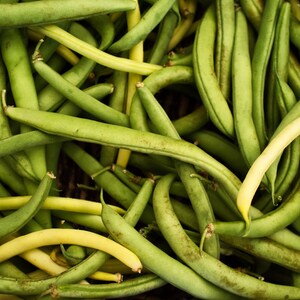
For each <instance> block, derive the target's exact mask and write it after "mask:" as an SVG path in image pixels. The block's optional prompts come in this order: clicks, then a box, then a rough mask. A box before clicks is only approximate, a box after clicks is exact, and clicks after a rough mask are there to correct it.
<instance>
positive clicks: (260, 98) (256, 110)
mask: <svg viewBox="0 0 300 300" xmlns="http://www.w3.org/2000/svg"><path fill="white" fill-rule="evenodd" d="M281 4H282V1H281V0H276V1H266V5H265V7H264V10H263V14H262V19H261V23H260V27H259V32H258V37H257V41H256V44H255V47H254V53H253V57H252V89H253V113H252V114H253V122H254V125H255V128H256V133H257V136H258V139H259V143H260V147H261V150H262V149H263V148H264V147H265V145H266V141H267V136H266V128H265V117H264V91H265V75H266V70H267V65H268V62H269V59H270V55H271V50H272V47H273V41H274V36H275V27H276V22H277V18H278V14H279V10H280V7H281Z"/></svg>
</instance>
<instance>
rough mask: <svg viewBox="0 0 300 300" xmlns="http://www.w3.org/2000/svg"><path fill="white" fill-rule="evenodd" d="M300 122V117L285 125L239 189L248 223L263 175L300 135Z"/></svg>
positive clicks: (239, 202) (242, 212)
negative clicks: (251, 207) (254, 197)
mask: <svg viewBox="0 0 300 300" xmlns="http://www.w3.org/2000/svg"><path fill="white" fill-rule="evenodd" d="M299 124H300V118H298V119H295V120H294V121H293V122H291V123H290V124H289V125H287V126H286V127H284V128H283V129H282V130H281V131H280V132H279V133H278V134H277V135H276V136H275V137H274V139H272V140H271V142H270V143H269V144H268V146H267V147H266V148H265V150H264V151H263V152H262V153H261V154H260V156H259V157H258V158H257V159H256V160H255V162H254V163H253V165H252V166H251V168H250V169H249V171H248V173H247V175H246V178H245V179H244V181H243V183H242V185H241V187H240V189H239V193H238V196H237V200H236V201H237V206H238V208H239V210H240V212H241V214H242V215H243V218H244V220H245V222H246V223H247V224H248V225H249V222H250V220H249V215H248V214H249V208H250V205H251V202H252V199H253V196H254V194H255V192H256V190H257V188H258V186H259V184H260V181H261V179H262V177H263V176H264V174H265V172H266V171H267V170H268V168H269V167H270V165H271V164H272V163H273V162H274V161H275V159H276V158H277V157H278V156H279V155H281V153H282V151H283V150H284V149H285V148H286V147H287V146H288V145H289V144H290V143H291V142H293V141H294V139H295V138H297V137H298V136H299V134H300V132H299V127H298V126H299Z"/></svg>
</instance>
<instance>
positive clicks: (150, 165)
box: [129, 152, 175, 175]
mask: <svg viewBox="0 0 300 300" xmlns="http://www.w3.org/2000/svg"><path fill="white" fill-rule="evenodd" d="M129 166H131V167H134V168H137V169H141V170H143V173H145V174H150V175H153V174H156V175H159V174H164V173H169V172H175V169H174V167H173V166H171V165H165V164H162V163H160V162H159V161H157V160H155V159H154V157H153V155H152V156H150V155H146V154H142V153H138V152H133V153H131V156H130V160H129Z"/></svg>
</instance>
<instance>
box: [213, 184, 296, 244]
mask: <svg viewBox="0 0 300 300" xmlns="http://www.w3.org/2000/svg"><path fill="white" fill-rule="evenodd" d="M298 185H299V183H297V186H296V187H294V188H293V191H292V192H291V193H290V195H289V197H288V198H287V199H286V200H285V201H284V202H283V203H282V204H281V205H280V207H277V208H276V209H274V210H272V211H270V212H269V213H267V214H265V215H262V216H258V217H257V218H255V219H253V220H252V221H251V225H250V227H249V232H247V237H253V238H255V237H267V236H269V237H270V235H273V234H276V233H279V231H281V230H283V229H284V228H286V227H287V226H288V225H290V224H291V223H293V221H294V220H296V219H297V218H298V217H299V209H298V206H299V203H298V199H299V186H298ZM244 225H245V224H243V222H241V221H234V222H227V223H226V222H215V223H213V224H212V226H213V230H214V231H215V232H216V233H218V234H227V235H236V236H241V235H243V234H244V229H245V228H244ZM293 243H294V242H293Z"/></svg>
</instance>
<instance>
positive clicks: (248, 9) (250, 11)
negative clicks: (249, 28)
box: [240, 0, 265, 31]
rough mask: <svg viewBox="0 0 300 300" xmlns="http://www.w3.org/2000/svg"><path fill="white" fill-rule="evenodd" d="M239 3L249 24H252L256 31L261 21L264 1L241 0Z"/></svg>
mask: <svg viewBox="0 0 300 300" xmlns="http://www.w3.org/2000/svg"><path fill="white" fill-rule="evenodd" d="M240 5H241V7H242V10H243V11H244V13H245V15H246V16H247V19H248V20H249V22H250V23H251V25H253V27H254V28H255V29H256V30H257V31H258V30H259V26H260V23H261V16H262V14H263V10H264V5H265V4H264V1H263V0H250V1H249V0H241V1H240Z"/></svg>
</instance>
